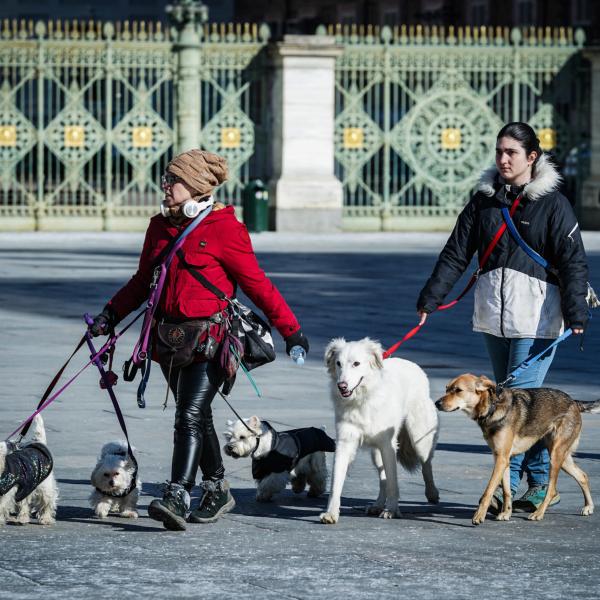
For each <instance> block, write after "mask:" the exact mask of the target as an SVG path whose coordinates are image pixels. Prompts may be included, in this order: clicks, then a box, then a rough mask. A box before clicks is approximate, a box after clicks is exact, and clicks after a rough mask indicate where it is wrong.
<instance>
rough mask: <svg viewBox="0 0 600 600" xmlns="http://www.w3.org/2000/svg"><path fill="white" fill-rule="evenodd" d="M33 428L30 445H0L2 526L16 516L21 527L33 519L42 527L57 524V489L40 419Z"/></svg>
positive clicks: (35, 421) (34, 422)
mask: <svg viewBox="0 0 600 600" xmlns="http://www.w3.org/2000/svg"><path fill="white" fill-rule="evenodd" d="M32 424H33V432H32V436H31V442H28V443H26V444H23V445H22V446H21V445H19V446H17V447H15V446H14V445H13V444H12V443H10V442H9V443H6V442H1V443H0V492H1V493H2V495H1V496H0V524H4V523H6V521H7V519H8V518H9V517H10V516H11V514H15V513H16V517H15V518H14V522H16V523H19V524H20V525H25V524H27V523H29V521H30V518H31V516H32V515H35V516H37V520H38V523H39V524H40V525H52V524H53V523H54V522H55V520H56V503H57V501H58V487H57V485H56V479H55V477H54V465H53V461H52V455H51V454H50V451H49V450H48V448H47V447H46V430H45V428H44V421H43V419H42V417H41V415H39V414H38V415H36V416H35V417H34V419H33V421H32Z"/></svg>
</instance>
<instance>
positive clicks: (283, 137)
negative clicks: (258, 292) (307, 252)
mask: <svg viewBox="0 0 600 600" xmlns="http://www.w3.org/2000/svg"><path fill="white" fill-rule="evenodd" d="M340 53H341V48H340V47H338V46H336V44H335V39H334V38H333V37H329V36H304V35H286V36H285V37H284V39H283V42H279V43H278V44H276V46H275V47H274V66H275V76H274V82H273V92H272V94H273V96H272V105H273V107H274V115H273V140H272V147H273V177H272V178H271V180H270V181H269V198H270V203H271V210H272V214H273V216H274V219H273V220H274V223H275V228H276V229H277V231H338V230H340V229H341V223H342V206H343V193H342V184H341V183H340V181H339V180H338V179H337V178H336V177H335V175H334V138H333V136H334V120H335V102H334V92H335V59H336V57H337V56H338V55H339V54H340Z"/></svg>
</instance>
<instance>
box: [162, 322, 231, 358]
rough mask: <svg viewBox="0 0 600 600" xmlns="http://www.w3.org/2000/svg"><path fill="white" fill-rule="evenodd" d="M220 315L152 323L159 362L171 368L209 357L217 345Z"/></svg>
mask: <svg viewBox="0 0 600 600" xmlns="http://www.w3.org/2000/svg"><path fill="white" fill-rule="evenodd" d="M222 322H223V315H222V314H221V313H217V314H215V315H212V316H211V317H210V318H208V319H197V320H192V321H183V322H182V323H171V322H168V321H160V322H159V323H157V325H156V337H155V343H154V349H155V350H156V354H157V356H158V360H159V362H160V364H161V365H163V366H166V367H169V368H170V369H171V368H179V367H187V366H188V365H190V364H192V363H193V362H194V361H196V360H198V359H200V360H212V359H213V358H214V357H215V355H216V353H217V349H218V347H219V342H220V341H221V337H222V333H221V329H222Z"/></svg>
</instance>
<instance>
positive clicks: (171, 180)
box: [160, 172, 181, 189]
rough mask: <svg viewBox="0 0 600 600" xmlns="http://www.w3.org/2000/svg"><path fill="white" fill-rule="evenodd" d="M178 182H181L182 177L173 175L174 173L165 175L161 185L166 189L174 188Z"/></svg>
mask: <svg viewBox="0 0 600 600" xmlns="http://www.w3.org/2000/svg"><path fill="white" fill-rule="evenodd" d="M178 181H181V178H180V177H177V175H173V173H169V172H167V173H165V174H164V175H162V176H161V178H160V185H161V187H162V188H163V189H164V188H165V187H173V186H174V185H175V184H176V183H177V182H178Z"/></svg>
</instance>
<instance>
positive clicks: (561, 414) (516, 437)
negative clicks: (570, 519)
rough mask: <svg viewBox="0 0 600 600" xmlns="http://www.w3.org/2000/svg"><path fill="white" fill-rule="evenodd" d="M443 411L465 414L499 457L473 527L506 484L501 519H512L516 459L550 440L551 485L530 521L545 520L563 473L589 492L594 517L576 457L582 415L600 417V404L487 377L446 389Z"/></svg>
mask: <svg viewBox="0 0 600 600" xmlns="http://www.w3.org/2000/svg"><path fill="white" fill-rule="evenodd" d="M435 405H436V406H437V408H438V410H441V411H444V412H452V411H455V410H462V411H464V412H466V413H467V415H469V417H471V418H472V419H473V420H474V421H477V424H478V425H479V427H481V431H482V432H483V437H484V438H485V440H486V442H487V443H488V445H489V447H490V448H491V450H492V453H493V455H494V470H493V472H492V476H491V478H490V481H489V483H488V485H487V487H486V489H485V492H484V493H483V496H482V497H481V500H480V502H479V508H478V509H477V511H476V512H475V514H474V515H473V524H474V525H479V524H481V523H483V521H484V520H485V515H486V513H487V509H488V507H489V505H490V501H491V499H492V495H493V494H494V490H495V489H496V488H497V487H498V485H500V481H502V491H503V505H502V506H503V510H502V512H501V513H500V514H499V515H498V516H497V517H496V520H498V521H508V520H509V519H510V517H511V514H512V497H511V493H510V469H509V468H508V467H509V461H510V458H511V456H515V455H516V454H521V453H522V452H525V451H526V450H529V448H531V446H533V444H535V443H536V442H537V441H538V440H542V439H543V440H544V442H545V443H546V446H547V447H548V451H549V452H550V481H549V484H548V491H547V493H546V498H545V499H544V502H542V504H541V505H540V507H539V508H538V509H537V510H536V511H535V512H534V513H532V514H531V515H530V517H529V518H530V519H531V520H534V521H541V520H542V519H543V518H544V513H545V512H546V509H547V508H548V505H549V504H550V500H551V499H552V498H553V497H554V496H555V494H556V480H557V479H558V472H559V470H560V469H561V468H562V469H563V471H565V472H566V473H568V474H569V475H571V477H573V478H574V479H575V480H576V481H577V483H578V484H579V486H580V487H581V490H582V491H583V497H584V499H585V505H584V507H583V508H582V510H581V514H582V515H585V516H587V515H591V514H592V513H593V512H594V503H593V501H592V495H591V493H590V486H589V481H588V476H587V475H586V474H585V473H584V472H583V471H582V470H581V469H580V468H579V467H578V466H577V465H576V464H575V461H574V460H573V457H572V456H571V454H572V453H573V452H574V451H575V450H576V449H577V444H578V443H579V434H580V432H581V414H580V413H582V412H600V400H597V401H595V402H578V401H576V400H573V399H572V398H571V397H570V396H569V395H567V394H565V393H564V392H561V391H559V390H554V389H550V388H533V389H519V388H502V389H497V387H496V384H495V383H494V382H493V381H491V380H490V379H488V378H487V377H485V376H483V375H482V376H481V377H477V376H475V375H471V374H468V373H467V374H465V375H460V376H458V377H457V378H456V379H453V380H452V381H451V382H450V383H449V384H448V385H447V386H446V394H445V395H444V396H442V397H441V398H440V399H439V400H438V401H437V402H436V403H435Z"/></svg>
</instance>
